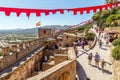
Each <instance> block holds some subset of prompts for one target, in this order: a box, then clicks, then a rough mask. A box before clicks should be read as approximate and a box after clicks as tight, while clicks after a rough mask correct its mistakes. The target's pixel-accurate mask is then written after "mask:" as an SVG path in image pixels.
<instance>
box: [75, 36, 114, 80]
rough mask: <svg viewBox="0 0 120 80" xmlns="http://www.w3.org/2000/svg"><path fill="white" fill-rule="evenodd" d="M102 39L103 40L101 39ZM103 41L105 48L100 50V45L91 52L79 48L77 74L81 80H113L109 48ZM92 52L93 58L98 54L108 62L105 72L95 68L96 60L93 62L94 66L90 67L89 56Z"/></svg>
mask: <svg viewBox="0 0 120 80" xmlns="http://www.w3.org/2000/svg"><path fill="white" fill-rule="evenodd" d="M101 39H102V38H101ZM102 41H103V43H104V44H103V47H102V48H101V49H100V48H99V46H98V43H97V44H96V46H95V47H94V48H93V49H92V50H90V51H84V50H82V49H81V48H80V47H78V48H77V49H78V55H77V73H78V77H79V78H80V80H87V79H86V78H87V77H88V78H90V80H112V65H111V59H110V58H111V56H110V54H111V53H110V49H109V47H106V46H105V41H104V39H102ZM90 52H92V53H93V57H94V55H95V53H96V52H98V53H99V55H100V57H101V59H104V60H105V61H107V64H106V67H105V72H104V73H103V72H102V71H101V69H100V68H101V65H100V68H97V67H95V62H94V58H93V60H92V65H88V58H87V57H88V54H89V53H90Z"/></svg>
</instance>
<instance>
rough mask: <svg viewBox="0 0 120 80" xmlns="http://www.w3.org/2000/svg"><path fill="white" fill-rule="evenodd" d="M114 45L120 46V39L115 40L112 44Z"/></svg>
mask: <svg viewBox="0 0 120 80" xmlns="http://www.w3.org/2000/svg"><path fill="white" fill-rule="evenodd" d="M112 45H113V46H120V38H117V39H115V40H114V41H113V42H112Z"/></svg>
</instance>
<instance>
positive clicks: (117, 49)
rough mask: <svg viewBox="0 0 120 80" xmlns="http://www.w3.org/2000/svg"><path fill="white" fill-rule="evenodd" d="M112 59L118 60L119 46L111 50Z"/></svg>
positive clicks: (119, 57)
mask: <svg viewBox="0 0 120 80" xmlns="http://www.w3.org/2000/svg"><path fill="white" fill-rule="evenodd" d="M112 57H113V58H114V59H115V60H120V46H115V48H114V49H113V50H112Z"/></svg>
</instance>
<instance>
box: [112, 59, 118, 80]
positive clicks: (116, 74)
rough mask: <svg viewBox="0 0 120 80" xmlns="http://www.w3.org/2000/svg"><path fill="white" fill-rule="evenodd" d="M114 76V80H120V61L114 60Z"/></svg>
mask: <svg viewBox="0 0 120 80" xmlns="http://www.w3.org/2000/svg"><path fill="white" fill-rule="evenodd" d="M113 76H114V80H120V61H114V62H113Z"/></svg>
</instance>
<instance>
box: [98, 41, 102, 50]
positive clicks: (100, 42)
mask: <svg viewBox="0 0 120 80" xmlns="http://www.w3.org/2000/svg"><path fill="white" fill-rule="evenodd" d="M98 44H99V48H101V47H102V41H101V40H99V42H98Z"/></svg>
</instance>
